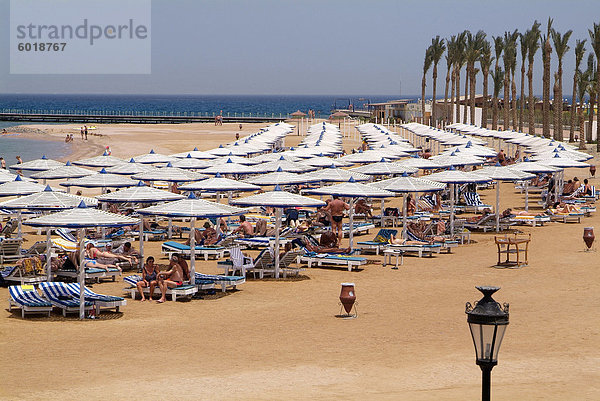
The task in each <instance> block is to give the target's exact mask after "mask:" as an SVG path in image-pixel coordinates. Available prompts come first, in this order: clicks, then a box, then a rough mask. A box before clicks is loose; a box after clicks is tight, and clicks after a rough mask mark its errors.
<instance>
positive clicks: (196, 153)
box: [170, 148, 217, 160]
mask: <svg viewBox="0 0 600 401" xmlns="http://www.w3.org/2000/svg"><path fill="white" fill-rule="evenodd" d="M188 155H189V156H190V157H193V158H194V159H199V160H210V159H216V158H217V156H215V155H213V154H211V153H208V152H203V151H201V150H198V148H194V150H190V151H189V152H181V153H175V154H173V155H170V156H171V157H175V158H177V159H184V158H186V157H188Z"/></svg>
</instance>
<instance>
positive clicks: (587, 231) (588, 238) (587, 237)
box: [583, 227, 596, 249]
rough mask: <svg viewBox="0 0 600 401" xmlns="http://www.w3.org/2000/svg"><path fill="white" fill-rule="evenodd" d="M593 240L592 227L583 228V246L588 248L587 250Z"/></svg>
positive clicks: (594, 237)
mask: <svg viewBox="0 0 600 401" xmlns="http://www.w3.org/2000/svg"><path fill="white" fill-rule="evenodd" d="M594 239H596V236H595V235H594V227H585V228H584V229H583V242H585V245H586V246H587V247H588V249H590V248H591V247H592V244H593V243H594Z"/></svg>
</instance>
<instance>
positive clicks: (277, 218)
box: [273, 207, 283, 278]
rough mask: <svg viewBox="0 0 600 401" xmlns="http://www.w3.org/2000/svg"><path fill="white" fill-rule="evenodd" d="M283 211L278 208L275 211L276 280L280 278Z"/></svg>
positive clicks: (274, 257) (274, 256)
mask: <svg viewBox="0 0 600 401" xmlns="http://www.w3.org/2000/svg"><path fill="white" fill-rule="evenodd" d="M282 211H283V209H282V208H280V207H278V208H276V209H275V252H274V255H273V259H275V278H279V229H280V228H281V215H282Z"/></svg>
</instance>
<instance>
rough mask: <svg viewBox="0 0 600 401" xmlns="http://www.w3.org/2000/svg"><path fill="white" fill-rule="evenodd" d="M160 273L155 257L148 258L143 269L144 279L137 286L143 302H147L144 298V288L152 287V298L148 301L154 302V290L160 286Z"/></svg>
mask: <svg viewBox="0 0 600 401" xmlns="http://www.w3.org/2000/svg"><path fill="white" fill-rule="evenodd" d="M158 273H160V270H159V269H158V266H157V265H155V264H154V257H153V256H148V258H147V259H146V264H145V265H144V267H143V268H142V279H141V280H140V281H138V282H137V284H136V287H137V289H138V292H139V293H140V295H141V296H142V302H144V301H145V300H146V297H145V296H144V288H148V287H150V296H149V297H148V299H149V300H150V301H152V296H153V295H154V288H156V286H157V285H158Z"/></svg>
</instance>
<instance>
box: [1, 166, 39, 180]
mask: <svg viewBox="0 0 600 401" xmlns="http://www.w3.org/2000/svg"><path fill="white" fill-rule="evenodd" d="M17 176H19V175H18V174H12V173H9V172H8V170H2V169H0V184H4V183H5V182H9V181H14V180H15V178H17ZM20 177H21V179H22V180H23V181H30V182H35V180H32V179H31V178H27V177H23V176H20Z"/></svg>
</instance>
